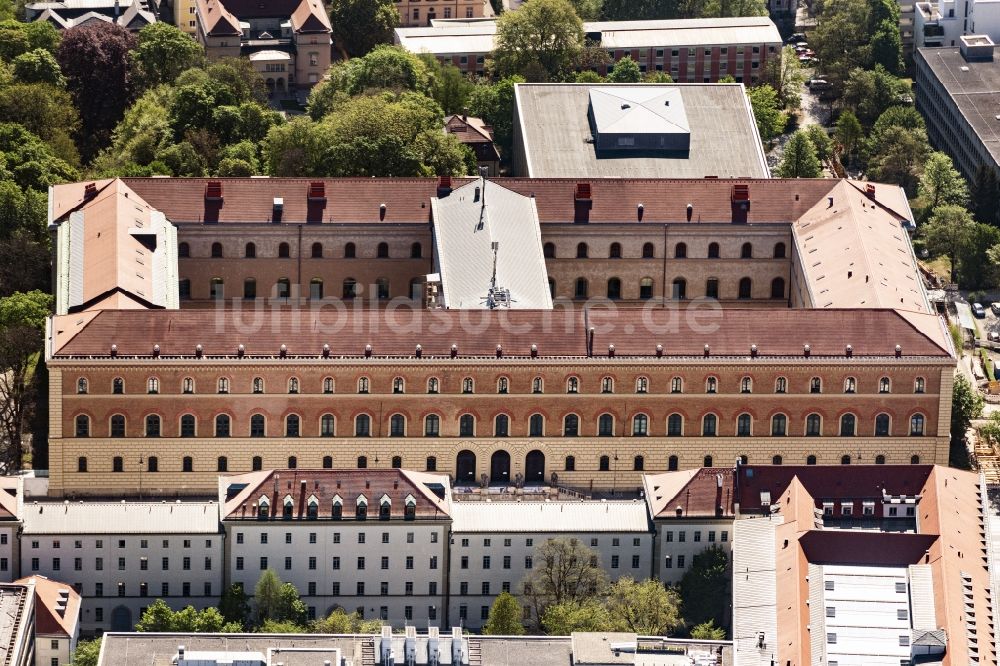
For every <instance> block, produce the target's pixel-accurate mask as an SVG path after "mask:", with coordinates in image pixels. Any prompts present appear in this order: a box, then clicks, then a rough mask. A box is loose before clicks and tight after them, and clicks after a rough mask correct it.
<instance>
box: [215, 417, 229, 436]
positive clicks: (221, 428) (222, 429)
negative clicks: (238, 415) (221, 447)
mask: <svg viewBox="0 0 1000 666" xmlns="http://www.w3.org/2000/svg"><path fill="white" fill-rule="evenodd" d="M229 425H230V420H229V416H228V415H226V414H219V415H218V416H216V417H215V436H216V437H229Z"/></svg>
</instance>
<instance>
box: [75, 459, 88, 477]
mask: <svg viewBox="0 0 1000 666" xmlns="http://www.w3.org/2000/svg"><path fill="white" fill-rule="evenodd" d="M76 471H77V472H81V473H82V472H86V471H87V458H86V457H84V456H80V457H79V458H77V459H76Z"/></svg>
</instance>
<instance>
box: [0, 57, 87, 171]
mask: <svg viewBox="0 0 1000 666" xmlns="http://www.w3.org/2000/svg"><path fill="white" fill-rule="evenodd" d="M49 57H51V56H49ZM0 122H9V123H16V124H18V125H20V126H21V127H23V128H24V129H25V130H27V131H29V132H31V133H32V134H35V135H37V136H38V137H39V138H41V139H42V140H43V141H45V143H46V144H48V150H47V151H46V152H49V151H51V152H52V153H53V154H54V155H55V156H57V157H59V158H61V159H62V160H63V161H64V162H66V163H67V164H74V165H75V164H78V163H79V160H80V156H79V153H77V150H76V146H75V145H74V143H73V138H72V136H71V135H72V134H73V133H74V132H75V131H76V130H77V129H78V128H79V127H80V116H79V115H78V114H77V112H76V108H75V107H74V106H73V100H72V98H71V97H70V95H69V93H67V92H66V91H65V90H63V89H62V88H57V87H55V86H52V85H49V84H47V83H16V84H13V85H10V86H5V87H3V88H0ZM40 158H41V155H38V156H36V159H40Z"/></svg>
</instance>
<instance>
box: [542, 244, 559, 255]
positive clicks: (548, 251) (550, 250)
mask: <svg viewBox="0 0 1000 666" xmlns="http://www.w3.org/2000/svg"><path fill="white" fill-rule="evenodd" d="M542 254H543V255H544V256H545V258H546V259H555V258H556V246H555V245H554V244H553V243H546V244H545V245H544V246H543V247H542Z"/></svg>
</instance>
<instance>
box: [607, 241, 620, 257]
mask: <svg viewBox="0 0 1000 666" xmlns="http://www.w3.org/2000/svg"><path fill="white" fill-rule="evenodd" d="M608 258H609V259H621V258H622V244H621V243H612V244H611V249H610V250H608Z"/></svg>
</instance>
